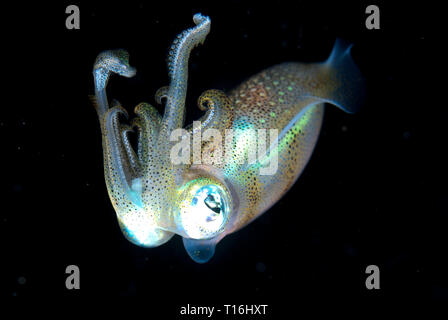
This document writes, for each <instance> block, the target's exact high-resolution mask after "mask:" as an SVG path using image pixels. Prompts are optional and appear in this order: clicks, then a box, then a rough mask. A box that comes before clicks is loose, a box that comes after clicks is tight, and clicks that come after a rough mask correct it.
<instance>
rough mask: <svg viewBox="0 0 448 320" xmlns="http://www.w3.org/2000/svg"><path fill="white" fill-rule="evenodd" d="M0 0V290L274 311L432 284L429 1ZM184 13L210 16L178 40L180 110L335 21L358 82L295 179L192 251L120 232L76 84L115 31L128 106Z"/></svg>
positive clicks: (442, 282)
mask: <svg viewBox="0 0 448 320" xmlns="http://www.w3.org/2000/svg"><path fill="white" fill-rule="evenodd" d="M69 4H77V5H78V6H79V8H80V11H81V28H80V30H67V29H66V28H65V19H66V17H67V15H66V14H65V8H66V6H67V5H69ZM369 4H377V5H378V6H379V7H380V12H381V29H380V30H367V29H366V27H365V19H366V17H367V15H366V14H365V8H366V7H367V5H369ZM4 10H5V11H4V16H5V17H6V19H4V20H3V22H2V30H3V32H4V37H3V43H4V44H3V50H2V51H3V54H5V55H6V59H4V60H3V64H4V65H3V68H2V69H3V71H5V70H6V76H4V78H5V80H6V81H7V83H8V85H7V86H3V88H4V89H3V90H5V91H4V93H3V95H2V96H3V97H2V99H3V105H2V108H1V119H0V134H1V141H2V149H1V150H2V157H1V165H2V169H3V170H2V171H3V174H2V176H3V177H2V182H1V197H2V204H3V205H2V209H1V220H0V226H1V234H0V237H1V248H2V249H1V252H2V258H1V261H2V262H1V264H2V267H6V271H3V272H2V275H1V277H2V283H1V292H2V293H3V294H4V295H8V296H40V297H42V296H44V297H56V296H68V297H70V296H79V295H80V296H90V297H98V296H122V295H125V296H126V295H131V296H134V295H139V296H147V297H150V298H151V299H149V300H147V304H148V306H153V307H154V308H157V307H158V306H159V307H160V305H165V304H167V305H168V306H169V307H170V308H169V309H167V311H166V312H167V318H174V317H175V315H176V314H177V312H178V310H179V306H180V305H185V304H187V303H190V304H202V305H219V304H226V303H236V304H251V303H257V304H269V305H270V308H271V309H270V310H271V311H270V312H272V313H273V314H276V313H279V312H280V311H286V312H289V311H291V313H292V312H293V310H294V308H295V307H296V306H297V303H299V302H300V301H303V299H304V298H306V299H312V300H318V301H321V300H323V299H344V300H345V301H353V300H358V299H362V300H366V301H371V300H372V301H376V300H378V299H385V300H389V299H390V300H392V299H397V298H424V299H447V298H448V276H447V274H446V270H447V268H448V260H447V258H446V256H447V254H448V253H447V250H446V247H447V240H448V239H447V235H446V232H445V230H446V226H447V222H448V219H447V214H448V194H447V188H446V186H445V187H444V183H445V181H446V172H445V170H444V169H445V168H444V164H446V162H445V160H444V158H443V151H444V149H445V146H446V137H447V135H446V130H445V128H446V122H447V111H446V108H444V107H443V106H442V104H433V103H430V102H429V100H428V99H427V97H428V95H427V93H426V91H425V88H426V87H427V83H428V79H430V78H431V75H430V73H429V72H430V71H431V70H433V69H430V68H428V67H427V66H428V64H429V63H430V61H429V59H430V56H429V53H428V52H427V45H426V42H427V39H426V36H427V34H426V33H427V32H428V31H427V30H426V28H427V26H426V21H427V19H428V16H427V15H428V14H429V12H430V10H435V9H432V8H429V7H428V6H419V7H415V6H411V5H407V6H404V5H395V6H393V5H392V4H391V3H383V2H378V1H376V2H375V1H374V2H372V3H370V2H369V3H368V2H365V1H361V2H356V3H355V2H343V3H339V2H338V3H337V4H335V3H331V2H330V1H327V2H323V1H312V3H310V2H309V1H291V2H280V1H275V2H271V3H269V4H268V3H266V4H260V3H258V4H250V3H245V2H238V1H225V2H222V3H219V2H217V3H216V4H213V5H210V4H209V5H191V6H188V5H186V4H184V5H178V4H176V3H173V2H164V3H157V4H152V3H150V2H143V1H125V2H120V3H119V4H118V3H117V4H113V3H110V2H108V3H106V2H104V3H95V4H92V3H89V2H86V1H83V2H80V1H75V2H65V3H60V4H57V5H49V4H46V5H44V4H34V5H32V6H29V5H23V6H22V5H16V6H11V7H6V8H5V9H4ZM197 12H201V13H203V14H205V15H208V16H210V18H211V20H212V29H211V32H210V34H209V36H208V38H207V40H206V41H205V44H204V45H203V46H200V47H199V48H197V49H195V50H194V51H193V54H192V56H191V60H190V75H189V91H188V97H187V122H190V121H192V120H193V119H195V118H197V117H198V116H199V115H200V112H199V110H198V109H197V107H196V99H197V97H198V96H199V95H200V94H201V92H203V91H204V90H207V89H210V88H217V89H223V90H229V89H231V88H232V87H234V86H235V85H237V84H238V83H240V82H241V81H243V80H244V79H245V78H247V77H249V76H250V75H252V74H254V73H256V72H258V71H260V70H262V69H264V68H266V67H268V66H271V65H273V64H276V63H280V62H284V61H322V60H324V59H326V57H327V56H328V54H329V52H330V51H331V48H332V46H333V43H334V40H335V38H336V37H341V38H344V39H346V40H348V41H350V42H352V43H354V47H353V51H352V54H353V57H354V59H355V61H356V63H357V64H358V65H359V67H360V69H361V71H362V73H363V74H364V75H365V78H366V81H367V90H368V94H367V97H366V103H365V106H364V108H363V109H362V110H361V112H359V113H358V114H356V115H348V114H345V113H343V112H341V111H340V110H338V109H336V108H334V107H332V106H329V107H327V108H326V114H325V119H324V123H323V128H322V131H321V136H320V139H319V141H318V143H317V146H316V148H315V151H314V153H313V156H312V158H311V160H310V162H309V164H308V165H307V167H306V169H305V170H304V172H303V174H302V176H301V177H300V179H299V180H298V182H297V183H296V184H295V185H294V187H293V188H292V189H291V190H290V191H289V192H288V193H287V194H286V195H285V196H284V197H283V198H282V199H281V200H280V201H279V202H278V203H277V204H276V205H275V206H274V207H273V208H272V209H271V210H269V211H268V212H267V213H266V214H264V215H263V216H262V217H260V218H259V219H257V220H256V221H255V222H253V223H252V224H250V225H249V226H248V227H246V228H244V229H243V230H241V231H239V232H237V233H235V234H232V235H230V236H228V237H226V238H225V239H224V240H223V241H222V242H221V243H220V244H219V245H218V247H217V250H216V255H215V257H214V258H213V259H212V260H211V261H210V262H209V263H207V264H204V265H199V264H196V263H194V262H193V261H192V260H191V259H190V258H189V257H188V255H187V253H186V252H185V250H184V248H183V245H182V241H181V239H180V237H178V236H176V237H174V238H173V239H172V240H171V241H170V242H168V243H167V244H165V245H163V246H161V247H158V248H154V249H144V248H140V247H137V246H134V245H133V244H131V243H129V242H128V241H127V240H125V238H124V237H123V236H122V235H121V232H120V230H119V227H118V225H117V221H116V218H115V213H114V211H113V208H112V206H111V204H110V201H109V198H108V195H107V191H106V187H105V184H104V177H103V169H102V166H103V164H102V149H101V137H100V129H99V124H98V120H97V118H96V113H95V111H94V109H93V107H92V106H91V105H90V103H89V100H88V95H89V94H92V93H93V79H92V74H91V71H92V66H93V62H94V60H95V57H96V55H97V54H98V53H99V52H101V51H102V50H106V49H112V48H124V49H126V50H128V51H129V53H130V57H131V58H130V63H131V65H133V66H135V67H136V68H137V70H138V73H137V76H136V77H134V78H132V79H127V78H119V77H113V79H111V81H110V84H109V87H108V93H109V97H110V98H115V99H117V100H119V101H120V102H121V103H122V104H123V105H124V106H125V107H126V108H127V109H128V110H129V111H132V109H133V107H134V106H135V105H136V104H138V103H139V102H142V101H146V102H150V103H151V104H154V105H155V102H154V98H153V97H154V93H155V92H156V90H157V89H158V88H159V87H161V86H164V85H167V84H168V76H167V72H166V53H167V49H168V48H169V46H170V44H171V41H172V40H173V39H174V37H175V36H176V35H177V34H178V33H179V32H181V31H182V30H184V29H186V28H187V27H191V26H192V25H193V23H192V15H193V14H194V13H197ZM3 24H4V25H3ZM3 90H2V91H3ZM70 264H75V265H77V266H79V268H80V270H81V289H80V290H78V291H75V290H72V291H69V290H67V289H66V288H65V277H66V274H65V268H66V266H67V265H70ZM371 264H375V265H378V266H379V268H380V270H381V289H380V290H372V291H369V290H367V289H366V288H365V284H364V282H365V278H366V276H367V275H366V274H365V269H366V267H367V266H368V265H371Z"/></svg>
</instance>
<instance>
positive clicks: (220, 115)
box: [187, 89, 233, 134]
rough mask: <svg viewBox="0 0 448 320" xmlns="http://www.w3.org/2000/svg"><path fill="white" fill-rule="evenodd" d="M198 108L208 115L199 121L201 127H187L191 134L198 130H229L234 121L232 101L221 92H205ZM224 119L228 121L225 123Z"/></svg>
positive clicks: (199, 100)
mask: <svg viewBox="0 0 448 320" xmlns="http://www.w3.org/2000/svg"><path fill="white" fill-rule="evenodd" d="M198 107H199V109H200V110H202V111H206V113H205V114H204V115H203V116H202V117H201V118H200V119H199V120H198V121H200V124H201V125H200V126H198V127H194V128H192V127H191V125H190V126H188V127H187V130H188V132H189V133H190V134H194V133H195V132H196V131H197V130H201V131H203V130H206V129H211V128H219V127H221V128H228V127H229V126H230V124H231V123H232V121H233V104H232V101H231V100H230V98H229V97H227V95H226V94H225V93H224V92H222V91H221V90H216V89H211V90H207V91H205V92H203V93H202V94H201V96H200V97H199V98H198ZM223 119H225V120H226V121H224V122H223Z"/></svg>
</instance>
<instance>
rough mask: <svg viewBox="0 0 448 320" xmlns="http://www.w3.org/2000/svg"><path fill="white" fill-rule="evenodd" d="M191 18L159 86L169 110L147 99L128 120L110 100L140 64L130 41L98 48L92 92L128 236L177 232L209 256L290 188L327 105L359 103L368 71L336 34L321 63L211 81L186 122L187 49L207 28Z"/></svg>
mask: <svg viewBox="0 0 448 320" xmlns="http://www.w3.org/2000/svg"><path fill="white" fill-rule="evenodd" d="M193 22H194V24H195V25H194V26H193V27H192V28H189V29H187V30H185V31H183V32H182V33H181V34H179V35H178V36H177V37H176V38H175V40H174V42H173V44H172V46H171V48H170V51H169V55H168V73H169V85H168V86H166V87H162V88H160V89H159V90H158V91H157V92H156V95H155V100H156V102H157V103H158V104H161V105H163V106H164V112H163V114H160V113H159V112H158V110H157V108H156V107H154V106H152V105H151V104H148V103H140V104H139V105H137V106H136V107H135V109H134V113H135V116H134V117H133V118H132V119H131V118H130V116H129V114H128V112H127V111H126V109H125V108H123V107H122V106H121V105H120V103H119V102H118V101H116V100H112V101H108V98H107V95H106V86H107V83H108V81H109V78H110V76H111V75H112V74H113V73H115V74H118V75H120V76H124V77H132V76H134V75H135V74H136V69H135V68H134V67H132V66H130V64H129V55H128V53H127V52H126V51H125V50H122V49H118V50H108V51H104V52H102V53H100V54H99V55H98V57H97V59H96V61H95V63H94V68H93V78H94V86H95V96H94V98H93V101H94V105H95V108H96V112H97V115H98V118H99V122H100V127H101V134H102V147H103V158H104V176H105V181H106V186H107V191H108V194H109V197H110V200H111V203H112V205H113V207H114V209H115V212H116V216H117V220H118V224H119V226H120V229H121V230H122V232H123V234H124V236H125V237H126V238H127V239H128V240H129V241H131V242H132V243H134V244H136V245H138V246H142V247H147V248H152V247H157V246H160V245H162V244H164V243H166V242H167V241H169V240H170V239H171V238H172V237H173V236H174V235H175V234H177V235H180V236H181V237H182V238H183V244H184V246H185V249H186V251H187V253H188V255H189V256H190V257H191V258H192V259H193V260H194V261H196V262H198V263H205V262H207V261H209V260H210V259H211V258H212V257H213V255H214V253H215V247H216V245H217V243H218V242H220V241H221V240H222V239H223V238H224V237H225V236H226V235H228V234H231V233H233V232H235V231H237V230H240V229H241V228H243V227H244V226H246V225H248V224H249V223H250V222H252V221H254V219H256V218H257V217H259V216H260V215H261V214H263V213H264V212H266V211H267V210H268V209H269V208H270V207H272V206H273V205H274V204H275V203H276V202H277V201H278V200H279V199H280V198H281V197H282V196H283V195H284V194H285V193H286V192H287V191H288V190H289V189H290V188H291V186H292V185H293V184H294V183H295V181H296V180H297V178H298V177H299V175H300V174H301V172H302V171H303V169H304V167H305V165H306V164H307V162H308V160H309V159H310V156H311V153H312V151H313V148H314V146H315V144H316V142H317V139H318V136H319V132H320V129H321V125H322V119H323V115H324V105H325V104H326V103H328V104H332V105H335V106H336V107H338V108H340V109H342V110H343V111H345V112H348V113H354V112H356V111H357V110H358V109H359V107H360V105H361V102H362V99H363V95H364V81H363V77H362V74H361V72H360V71H359V69H358V67H357V66H356V65H355V63H354V62H353V60H352V58H351V55H350V49H351V45H349V44H347V43H345V42H344V41H342V40H339V39H338V40H336V43H335V45H334V48H333V50H332V52H331V54H330V56H329V57H328V59H327V60H326V61H324V62H319V63H298V62H288V63H282V64H279V65H275V66H273V67H270V68H268V69H266V70H264V71H261V72H260V73H258V74H256V75H254V76H252V77H251V78H249V79H248V80H246V81H245V82H243V83H242V84H240V85H239V86H237V87H236V88H235V89H233V90H231V91H229V92H228V93H224V92H223V91H220V90H214V89H212V90H208V91H205V92H204V93H203V94H202V95H201V96H200V97H199V99H198V107H199V108H200V109H201V110H203V111H204V112H205V113H204V115H203V116H202V117H201V118H200V119H199V121H195V122H194V123H193V125H188V126H185V124H184V121H185V100H186V93H187V80H188V61H189V57H190V53H191V51H192V50H193V48H195V47H196V46H198V45H199V44H203V43H204V41H205V39H206V37H207V35H208V33H209V32H210V26H211V20H210V18H209V17H207V16H204V15H202V14H200V13H198V14H195V15H194V16H193ZM210 132H212V133H213V134H210ZM132 133H134V134H135V135H136V141H137V142H136V143H133V142H131V141H132V137H131V136H130V134H132ZM268 133H269V136H270V139H267V136H268ZM271 133H272V134H271ZM191 137H193V139H191ZM195 137H196V138H197V137H199V138H202V139H195ZM191 140H193V141H191ZM223 141H225V143H222V142H223ZM191 150H193V151H196V154H195V152H193V153H192V152H191ZM198 150H199V156H198V153H197V151H198ZM254 150H255V151H254ZM260 150H261V151H260ZM188 151H190V152H188ZM259 151H260V152H259ZM254 152H255V153H254ZM179 154H181V155H183V157H181V159H180V160H179V157H178V155H179ZM252 154H256V156H255V157H251V155H252ZM203 157H205V158H206V160H207V161H201V160H202V158H203ZM249 158H250V161H249V160H248V159H249ZM263 169H265V172H263Z"/></svg>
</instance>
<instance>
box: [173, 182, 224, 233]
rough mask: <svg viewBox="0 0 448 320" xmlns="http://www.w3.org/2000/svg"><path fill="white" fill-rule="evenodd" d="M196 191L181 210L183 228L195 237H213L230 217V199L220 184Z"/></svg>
mask: <svg viewBox="0 0 448 320" xmlns="http://www.w3.org/2000/svg"><path fill="white" fill-rule="evenodd" d="M191 191H192V192H194V194H192V198H188V200H187V201H188V202H187V203H185V204H184V206H183V208H182V210H181V212H180V220H181V223H182V228H183V229H184V231H185V233H186V234H187V235H188V237H190V238H193V239H206V238H211V237H213V236H215V235H216V234H218V233H219V232H221V231H222V230H223V229H224V227H225V225H226V223H227V221H228V218H229V200H228V198H227V194H226V192H225V191H224V190H223V189H222V188H221V187H219V186H216V185H206V186H203V187H201V188H199V189H197V190H191Z"/></svg>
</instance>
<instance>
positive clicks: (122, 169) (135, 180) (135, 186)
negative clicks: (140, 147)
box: [104, 106, 143, 207]
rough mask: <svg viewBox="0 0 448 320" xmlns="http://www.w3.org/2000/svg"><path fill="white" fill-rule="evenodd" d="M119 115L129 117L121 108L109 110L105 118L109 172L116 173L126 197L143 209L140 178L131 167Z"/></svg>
mask: <svg viewBox="0 0 448 320" xmlns="http://www.w3.org/2000/svg"><path fill="white" fill-rule="evenodd" d="M119 114H123V115H125V116H126V117H127V112H126V110H125V109H124V108H122V107H121V106H115V107H112V108H110V109H108V110H107V111H106V114H105V116H104V128H105V134H104V139H105V140H106V141H105V144H106V152H107V153H108V158H109V170H111V169H113V170H115V171H116V173H117V176H118V177H117V178H118V181H119V183H120V185H121V188H122V189H123V190H124V192H125V193H126V195H127V196H128V197H129V199H130V200H131V201H132V202H133V203H134V204H135V205H137V206H139V207H142V206H143V204H142V201H141V197H140V192H141V188H140V185H141V183H139V181H140V176H137V175H135V174H134V173H133V170H132V169H131V165H129V160H128V153H127V151H126V147H125V143H124V142H123V139H122V138H123V135H122V132H121V126H120V122H119V118H118V116H119Z"/></svg>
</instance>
